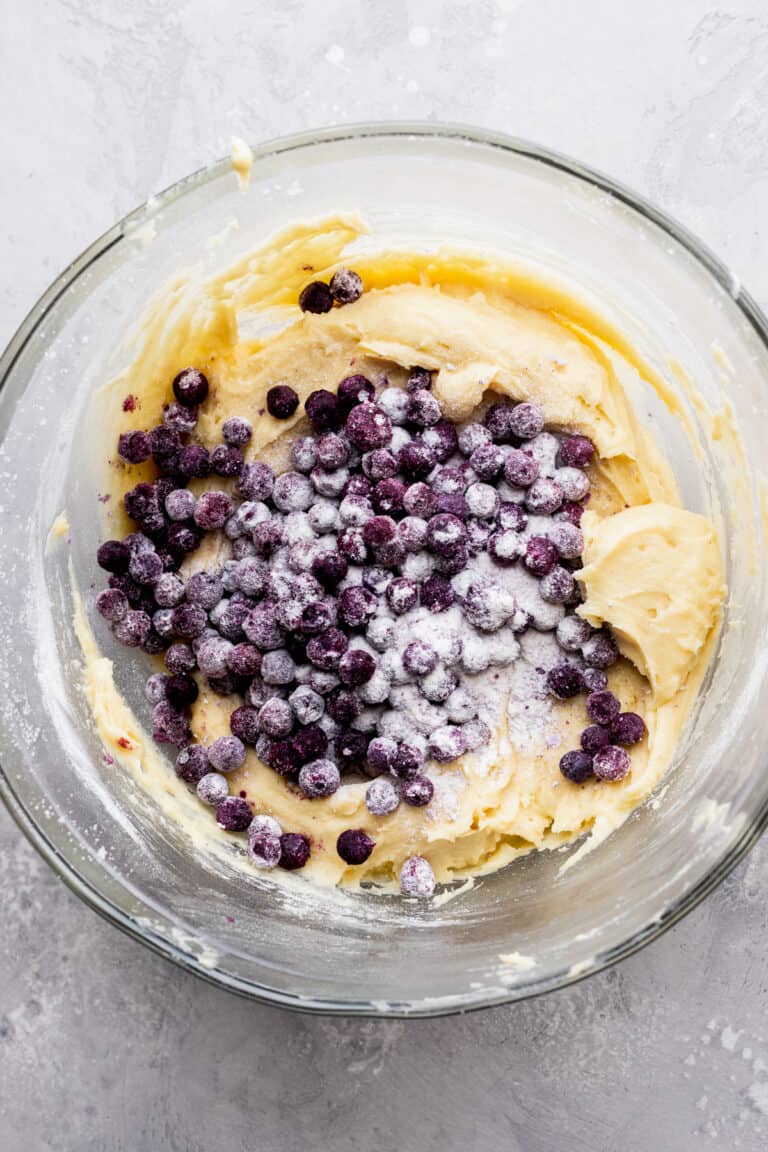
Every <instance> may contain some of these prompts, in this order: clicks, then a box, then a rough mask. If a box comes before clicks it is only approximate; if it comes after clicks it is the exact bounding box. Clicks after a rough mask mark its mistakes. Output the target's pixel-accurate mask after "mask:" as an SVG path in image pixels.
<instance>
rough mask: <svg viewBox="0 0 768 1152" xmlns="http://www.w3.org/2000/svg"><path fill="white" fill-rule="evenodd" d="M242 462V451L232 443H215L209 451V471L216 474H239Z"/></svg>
mask: <svg viewBox="0 0 768 1152" xmlns="http://www.w3.org/2000/svg"><path fill="white" fill-rule="evenodd" d="M244 464H245V460H244V459H243V454H242V452H241V451H240V449H239V448H236V447H235V446H234V445H233V444H217V445H216V447H215V448H214V450H213V452H211V471H212V472H215V473H216V475H217V476H224V477H225V478H227V479H229V478H231V477H232V476H239V475H240V473H241V472H242V470H243V465H244Z"/></svg>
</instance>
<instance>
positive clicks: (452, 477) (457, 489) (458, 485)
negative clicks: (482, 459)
mask: <svg viewBox="0 0 768 1152" xmlns="http://www.w3.org/2000/svg"><path fill="white" fill-rule="evenodd" d="M471 475H472V473H471V470H469V469H467V468H466V467H465V466H464V465H450V464H449V465H445V467H443V468H438V469H437V471H436V472H435V474H434V475H433V476H430V478H429V482H430V484H431V486H432V488H433V489H434V491H435V492H436V493H437V495H438V498H439V497H441V496H460V495H461V494H462V493H463V492H465V491H466V489H467V485H468V484H469V480H470V478H471Z"/></svg>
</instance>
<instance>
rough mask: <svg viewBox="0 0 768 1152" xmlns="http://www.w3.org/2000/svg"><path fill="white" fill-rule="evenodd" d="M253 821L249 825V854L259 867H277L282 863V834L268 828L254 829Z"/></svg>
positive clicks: (253, 862)
mask: <svg viewBox="0 0 768 1152" xmlns="http://www.w3.org/2000/svg"><path fill="white" fill-rule="evenodd" d="M252 824H253V821H251V824H250V825H249V826H248V849H247V850H248V856H249V857H250V860H251V863H252V864H254V865H255V866H256V867H257V868H267V869H269V868H276V867H277V865H278V864H279V863H280V857H281V855H282V845H281V843H280V834H279V833H278V834H277V835H276V834H275V833H274V832H272V831H270V830H269V829H267V828H262V829H256V830H255V831H253V830H252Z"/></svg>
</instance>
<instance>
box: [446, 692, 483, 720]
mask: <svg viewBox="0 0 768 1152" xmlns="http://www.w3.org/2000/svg"><path fill="white" fill-rule="evenodd" d="M445 714H446V716H447V717H448V719H449V720H450V721H451V723H452V724H465V723H466V722H467V721H468V720H474V718H475V716H477V702H476V701H475V698H474V696H473V695H472V693H471V692H469V691H468V689H467V688H465V687H464V685H463V684H459V685H458V687H456V688H455V689H454V690H453V692H451V694H450V696H448V697H447V698H446V700H445Z"/></svg>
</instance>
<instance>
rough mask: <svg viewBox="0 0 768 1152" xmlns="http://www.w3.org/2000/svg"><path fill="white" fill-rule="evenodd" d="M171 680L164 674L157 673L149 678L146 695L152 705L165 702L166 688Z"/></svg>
mask: <svg viewBox="0 0 768 1152" xmlns="http://www.w3.org/2000/svg"><path fill="white" fill-rule="evenodd" d="M169 679H170V677H169V676H166V675H165V673H164V672H155V673H154V674H153V675H152V676H150V677H148V679H147V682H146V684H145V685H144V695H145V696H146V698H147V700H148V701H149V703H150V704H159V703H160V701H161V700H165V686H166V684H167V683H168V680H169Z"/></svg>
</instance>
